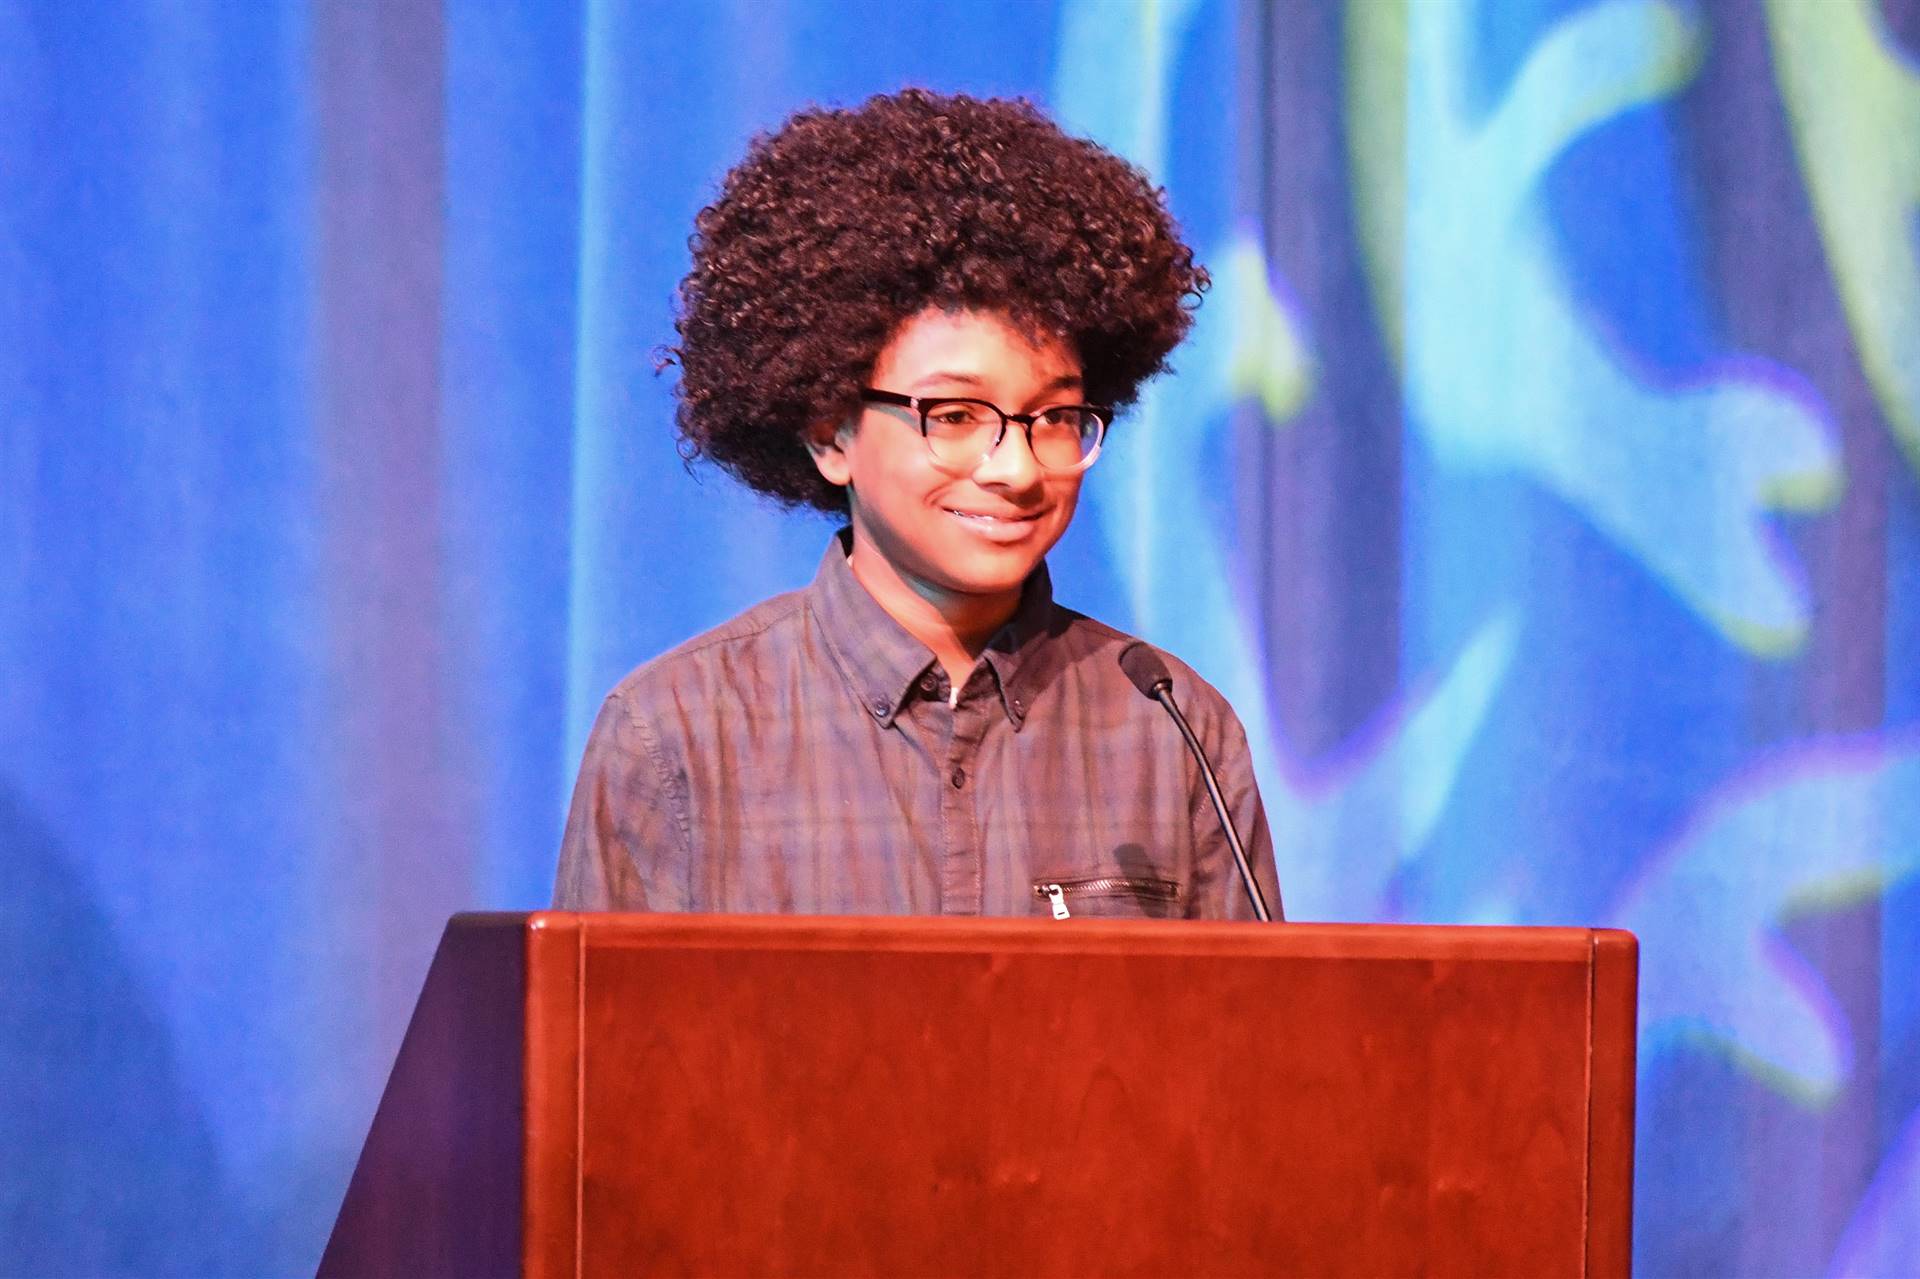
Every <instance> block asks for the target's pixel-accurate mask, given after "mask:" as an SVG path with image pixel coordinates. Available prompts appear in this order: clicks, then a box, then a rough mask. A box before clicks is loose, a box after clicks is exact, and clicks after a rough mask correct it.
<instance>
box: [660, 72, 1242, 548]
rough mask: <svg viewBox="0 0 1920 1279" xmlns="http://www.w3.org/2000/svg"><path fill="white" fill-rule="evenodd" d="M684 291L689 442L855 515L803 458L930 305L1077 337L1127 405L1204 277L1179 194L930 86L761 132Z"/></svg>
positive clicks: (1052, 128)
mask: <svg viewBox="0 0 1920 1279" xmlns="http://www.w3.org/2000/svg"><path fill="white" fill-rule="evenodd" d="M691 247H692V250H693V266H692V269H691V270H690V271H689V272H688V273H687V276H686V278H685V279H684V280H682V281H681V284H680V290H679V299H678V301H679V306H678V314H677V318H676V321H675V328H676V330H677V332H678V334H679V344H678V345H677V346H675V347H672V348H670V351H669V354H668V362H669V363H674V364H678V365H679V367H680V377H679V382H678V387H677V398H678V411H677V414H676V422H677V426H678V429H679V434H680V440H681V451H682V453H683V454H684V455H685V456H686V457H687V458H688V459H689V460H692V459H694V458H702V457H704V458H707V459H709V460H711V461H713V462H714V463H716V464H718V465H719V466H720V467H722V468H723V469H724V470H726V471H727V472H729V473H730V474H732V475H734V476H735V477H737V478H738V479H739V480H740V481H741V482H743V483H745V484H746V485H747V486H748V487H750V488H752V489H755V490H756V491H758V492H760V493H763V494H765V495H766V496H768V497H771V498H773V499H775V500H776V501H779V502H781V503H784V504H786V505H791V506H801V505H804V506H811V507H815V508H818V509H819V510H822V511H827V512H844V511H845V510H846V509H847V497H846V492H845V490H844V489H841V488H839V487H837V486H835V485H832V484H829V483H828V482H827V481H826V480H825V479H823V478H822V477H821V475H820V473H819V472H818V471H817V470H816V469H815V468H814V465H813V462H812V459H811V458H809V457H808V455H807V452H806V449H805V445H806V444H807V442H808V441H809V440H811V439H814V438H815V437H816V436H817V435H818V433H819V431H820V430H821V429H822V427H823V426H824V425H826V424H830V423H837V422H840V421H844V420H845V419H846V417H847V416H849V415H850V414H851V413H852V412H853V410H854V407H855V406H856V404H857V403H858V400H859V388H860V387H861V385H863V383H864V382H865V381H866V378H867V375H868V373H869V372H870V370H871V369H872V367H873V364H874V361H875V359H876V358H877V357H878V356H879V353H880V351H881V349H882V348H883V347H884V346H885V345H886V343H887V341H888V340H889V338H890V336H891V335H892V334H893V333H894V332H895V330H897V329H898V328H899V326H900V325H901V324H902V323H903V322H904V321H906V320H908V319H909V318H911V317H913V316H915V315H917V314H919V313H921V312H922V311H924V310H926V309H927V308H929V307H939V308H945V309H954V310H977V311H987V312H993V313H998V314H1003V315H1006V316H1008V317H1009V318H1010V319H1012V320H1013V321H1014V322H1016V323H1018V324H1020V325H1024V326H1031V327H1032V328H1033V329H1034V331H1036V332H1040V333H1045V334H1047V335H1049V336H1054V337H1058V338H1062V339H1065V340H1066V341H1067V342H1068V344H1069V345H1070V347H1071V349H1073V350H1074V351H1075V352H1076V354H1077V355H1078V356H1079V358H1080V361H1081V365H1082V373H1083V378H1084V384H1085V387H1086V394H1087V396H1088V397H1089V399H1091V400H1093V401H1095V402H1097V403H1104V404H1111V405H1114V406H1116V407H1119V406H1124V405H1126V404H1129V403H1131V402H1132V401H1133V400H1134V398H1135V397H1136V396H1137V395H1138V393H1139V388H1140V384H1141V383H1142V382H1144V381H1145V380H1146V379H1147V378H1149V377H1152V376H1153V375H1154V374H1156V373H1160V372H1162V371H1163V370H1164V369H1165V368H1166V360H1167V355H1168V353H1169V352H1171V351H1172V350H1173V348H1174V347H1175V346H1177V345H1178V344H1179V342H1180V340H1181V339H1182V338H1183V337H1185V336H1186V333H1187V329H1188V327H1189V326H1190V325H1191V323H1192V318H1193V317H1192V308H1193V306H1194V305H1195V304H1197V303H1198V301H1199V299H1200V295H1201V293H1202V292H1203V291H1204V290H1205V289H1206V287H1207V283H1208V280H1207V273H1206V271H1205V270H1204V269H1203V268H1201V267H1199V266H1197V265H1196V264H1195V263H1194V260H1193V252H1192V250H1191V249H1189V248H1188V247H1187V246H1186V245H1185V244H1184V243H1182V242H1181V240H1180V238H1179V234H1178V231H1177V229H1176V228H1175V226H1174V223H1173V219H1172V216H1171V215H1170V214H1169V213H1168V211H1167V208H1166V204H1165V200H1164V196H1163V193H1162V192H1161V191H1160V190H1159V189H1158V188H1156V187H1155V186H1154V185H1153V184H1152V182H1151V181H1149V180H1148V178H1147V177H1146V175H1145V174H1143V173H1142V172H1141V171H1140V170H1138V169H1136V168H1134V167H1133V166H1132V165H1130V164H1128V163H1127V162H1126V161H1125V160H1122V159H1120V158H1119V157H1118V156H1116V155H1114V154H1112V153H1111V152H1109V151H1107V150H1105V149H1103V148H1101V147H1100V146H1098V145H1096V144H1094V143H1092V142H1089V141H1086V140H1084V139H1080V138H1074V137H1069V136H1068V135H1067V134H1065V133H1063V132H1062V131H1061V130H1060V128H1059V127H1058V126H1057V125H1055V124H1054V123H1053V122H1052V121H1051V120H1049V119H1047V118H1046V117H1045V116H1044V115H1042V114H1041V113H1040V112H1039V111H1038V110H1037V109H1036V108H1035V107H1033V106H1032V105H1031V104H1030V103H1027V102H1024V101H1020V100H1008V99H985V100H982V99H976V98H970V97H965V96H951V97H948V96H942V95H938V94H934V93H930V92H927V91H925V90H920V89H907V90H904V91H902V92H900V93H897V94H892V95H888V96H882V97H875V98H872V99H869V100H868V101H867V102H866V103H865V104H863V105H862V106H860V107H858V108H856V109H852V110H808V111H802V112H800V113H799V114H797V115H795V116H793V117H792V118H791V119H789V120H788V121H787V122H786V124H785V125H784V126H783V127H781V128H780V129H779V130H778V131H776V132H774V133H772V134H770V135H763V136H761V137H758V138H756V139H755V140H754V141H753V143H752V145H751V146H750V147H749V149H748V151H747V154H746V157H745V158H744V159H743V160H741V162H740V163H739V164H738V165H736V166H735V167H734V168H733V169H732V170H731V171H730V172H729V173H728V174H727V176H726V179H725V181H724V182H723V184H722V187H721V191H720V196H719V198H718V199H717V200H716V201H714V203H713V204H711V205H709V206H708V207H707V208H705V209H702V210H701V211H700V214H699V216H698V218H697V219H696V220H695V232H694V235H693V238H692V240H691Z"/></svg>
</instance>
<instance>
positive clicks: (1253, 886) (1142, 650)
mask: <svg viewBox="0 0 1920 1279" xmlns="http://www.w3.org/2000/svg"><path fill="white" fill-rule="evenodd" d="M1120 670H1121V672H1122V673H1123V674H1125V675H1126V677H1127V679H1128V680H1129V681H1130V682H1131V683H1132V684H1133V686H1134V687H1135V688H1137V689H1139V690H1140V695H1141V696H1142V697H1147V698H1151V699H1152V700H1154V701H1156V702H1158V703H1160V704H1161V705H1162V706H1164V707H1166V708H1167V714H1169V715H1171V716H1173V722H1174V726H1175V727H1177V728H1178V729H1179V730H1180V736H1182V737H1184V738H1186V740H1187V749H1188V750H1190V751H1192V752H1193V758H1194V761H1195V762H1196V763H1198V764H1199V765H1200V779H1201V780H1202V781H1204V782H1205V783H1206V784H1207V798H1209V799H1211V800H1212V801H1213V811H1214V815H1215V816H1217V817H1218V818H1219V819H1220V829H1221V830H1223V831H1225V832H1226V836H1227V847H1228V848H1230V849H1232V850H1233V864H1234V865H1235V866H1236V867H1238V868H1239V871H1240V882H1241V883H1242V884H1244V885H1245V886H1246V890H1247V898H1248V900H1250V901H1251V902H1252V903H1253V915H1254V918H1255V919H1258V920H1260V921H1261V922H1262V923H1266V922H1270V921H1271V920H1272V919H1273V913H1272V912H1271V911H1269V910H1268V909H1267V899H1266V897H1265V896H1264V895H1262V893H1261V892H1260V885H1259V884H1258V883H1256V882H1255V881H1254V878H1253V867H1252V866H1251V865H1250V864H1249V863H1248V862H1247V850H1246V846H1245V845H1243V844H1242V843H1241V842H1240V832H1239V831H1236V830H1235V829H1234V828H1233V818H1232V817H1231V816H1229V815H1228V814H1227V799H1226V796H1224V795H1222V794H1221V793H1220V779H1219V778H1217V777H1215V776H1214V775H1213V765H1212V764H1210V763H1208V762H1207V753H1206V751H1204V750H1202V749H1201V748H1200V739H1199V738H1198V737H1195V736H1194V735H1193V726H1192V725H1191V724H1189V723H1187V717H1186V716H1185V715H1182V714H1181V713H1180V708H1179V707H1178V706H1177V705H1175V704H1174V700H1173V675H1172V674H1171V673H1170V672H1169V671H1168V670H1167V664H1166V663H1165V662H1163V661H1161V660H1160V654H1158V653H1156V652H1154V651H1153V649H1151V648H1150V647H1148V646H1147V645H1146V644H1144V643H1142V642H1141V641H1139V640H1135V641H1134V642H1133V643H1131V644H1129V645H1127V646H1126V647H1125V648H1123V649H1121V650H1120Z"/></svg>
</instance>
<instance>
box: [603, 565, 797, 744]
mask: <svg viewBox="0 0 1920 1279" xmlns="http://www.w3.org/2000/svg"><path fill="white" fill-rule="evenodd" d="M806 616H807V592H806V591H805V590H793V591H785V592H783V593H781V594H779V595H775V596H773V597H772V598H771V599H766V600H762V601H761V602H760V603H758V604H755V605H754V606H753V607H752V608H750V609H748V610H747V611H746V612H744V613H741V614H739V615H738V616H737V617H733V618H730V619H729V620H727V621H725V622H722V623H721V624H720V625H718V626H716V627H714V628H712V629H711V630H707V631H702V632H701V633H700V634H698V635H695V636H694V637H692V638H691V639H688V640H685V641H683V642H681V643H679V644H676V645H674V646H673V647H672V648H670V649H668V650H667V651H666V652H664V653H662V654H660V655H659V656H658V657H655V658H652V659H650V660H648V661H645V662H642V663H641V664H640V665H638V666H636V667H634V668H633V669H632V670H631V671H629V672H627V674H626V675H625V676H624V677H623V678H622V679H621V680H620V682H619V683H617V684H615V685H614V686H613V689H612V691H611V692H609V693H608V694H607V704H608V706H609V707H618V708H620V709H621V710H622V711H624V712H625V713H626V714H627V715H630V716H640V717H645V716H647V715H648V714H649V713H650V712H652V711H656V710H658V709H660V708H662V707H664V706H668V705H673V704H676V703H681V702H684V701H685V700H686V699H687V698H689V697H696V698H697V697H699V696H701V695H702V694H711V693H712V692H713V690H715V689H718V688H721V687H733V688H735V689H736V690H737V691H739V692H740V693H741V694H742V695H750V694H751V692H752V687H753V685H755V684H757V683H760V682H763V681H764V680H766V679H770V678H773V677H775V675H776V674H777V673H778V672H779V671H780V670H782V669H784V668H786V667H788V666H789V665H790V664H791V660H792V657H793V655H794V654H795V653H796V652H797V651H798V649H799V648H800V647H801V646H802V645H803V644H804V643H805V642H806V641H805V635H804V632H805V627H806Z"/></svg>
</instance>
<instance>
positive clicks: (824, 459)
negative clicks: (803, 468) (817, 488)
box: [807, 420, 855, 488]
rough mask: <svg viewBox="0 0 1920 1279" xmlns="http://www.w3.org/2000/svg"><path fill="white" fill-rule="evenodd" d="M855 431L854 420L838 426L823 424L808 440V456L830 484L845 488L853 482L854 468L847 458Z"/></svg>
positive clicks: (816, 428) (815, 429)
mask: <svg viewBox="0 0 1920 1279" xmlns="http://www.w3.org/2000/svg"><path fill="white" fill-rule="evenodd" d="M854 430H855V422H854V421H852V420H849V421H846V422H842V423H840V424H839V425H838V426H834V425H832V424H829V423H824V422H823V423H821V424H820V425H819V426H817V427H815V428H814V431H813V434H812V435H811V436H810V437H809V438H808V440H807V455H808V456H810V457H811V458H813V465H814V467H815V468H816V469H817V470H818V471H819V472H820V476H821V478H822V479H824V480H826V482H827V483H829V484H834V485H838V486H839V487H841V488H845V487H846V486H847V485H848V484H850V483H852V482H853V466H852V463H851V462H850V461H849V460H848V458H847V449H846V446H847V445H848V444H849V443H851V442H852V440H853V433H854Z"/></svg>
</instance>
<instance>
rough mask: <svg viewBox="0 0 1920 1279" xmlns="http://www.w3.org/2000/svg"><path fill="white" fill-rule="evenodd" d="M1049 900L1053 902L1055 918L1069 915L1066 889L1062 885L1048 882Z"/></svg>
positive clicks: (1063, 917)
mask: <svg viewBox="0 0 1920 1279" xmlns="http://www.w3.org/2000/svg"><path fill="white" fill-rule="evenodd" d="M1047 900H1048V901H1050V902H1052V903H1053V917H1054V918H1055V919H1065V918H1066V917H1067V891H1066V889H1064V888H1062V887H1060V885H1058V884H1048V885H1047Z"/></svg>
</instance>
